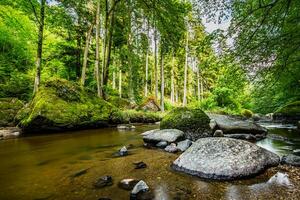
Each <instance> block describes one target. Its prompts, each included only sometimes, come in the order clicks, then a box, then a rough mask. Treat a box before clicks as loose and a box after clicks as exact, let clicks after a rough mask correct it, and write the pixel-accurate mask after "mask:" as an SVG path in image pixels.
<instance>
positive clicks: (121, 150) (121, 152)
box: [119, 146, 128, 156]
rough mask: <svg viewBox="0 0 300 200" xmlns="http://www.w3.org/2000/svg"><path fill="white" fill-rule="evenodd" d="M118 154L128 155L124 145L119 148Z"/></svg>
mask: <svg viewBox="0 0 300 200" xmlns="http://www.w3.org/2000/svg"><path fill="white" fill-rule="evenodd" d="M119 155H120V156H127V155H128V150H127V148H126V147H125V146H123V147H122V148H121V149H120V150H119Z"/></svg>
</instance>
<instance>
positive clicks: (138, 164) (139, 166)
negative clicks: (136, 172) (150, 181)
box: [133, 161, 147, 169]
mask: <svg viewBox="0 0 300 200" xmlns="http://www.w3.org/2000/svg"><path fill="white" fill-rule="evenodd" d="M133 164H134V165H135V167H134V169H143V168H146V167H147V164H146V163H144V162H143V161H140V162H135V163H133Z"/></svg>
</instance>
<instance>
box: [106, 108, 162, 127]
mask: <svg viewBox="0 0 300 200" xmlns="http://www.w3.org/2000/svg"><path fill="white" fill-rule="evenodd" d="M161 119H162V117H161V114H160V113H159V112H144V111H136V110H122V111H120V110H116V111H115V112H113V113H112V115H111V123H113V124H125V123H155V122H158V121H160V120H161Z"/></svg>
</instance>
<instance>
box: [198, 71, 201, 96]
mask: <svg viewBox="0 0 300 200" xmlns="http://www.w3.org/2000/svg"><path fill="white" fill-rule="evenodd" d="M200 95H201V91H200V73H199V69H197V96H198V101H200V97H201V96H200Z"/></svg>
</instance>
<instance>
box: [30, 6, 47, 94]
mask: <svg viewBox="0 0 300 200" xmlns="http://www.w3.org/2000/svg"><path fill="white" fill-rule="evenodd" d="M45 4H46V0H41V9H40V20H38V21H39V33H38V48H37V56H36V72H35V73H36V74H35V80H34V88H33V95H35V94H36V92H37V91H38V89H39V85H40V81H41V67H42V53H43V39H44V21H45Z"/></svg>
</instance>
